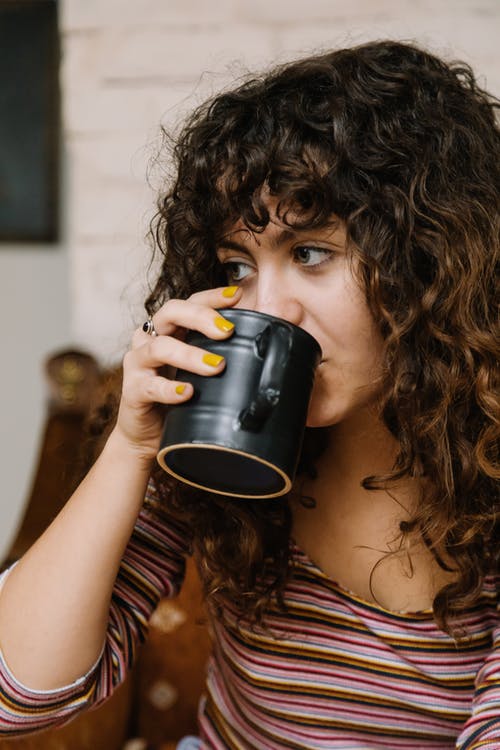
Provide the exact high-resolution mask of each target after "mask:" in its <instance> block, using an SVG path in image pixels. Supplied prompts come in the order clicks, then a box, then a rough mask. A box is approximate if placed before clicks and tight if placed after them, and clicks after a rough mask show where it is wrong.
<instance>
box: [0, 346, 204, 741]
mask: <svg viewBox="0 0 500 750" xmlns="http://www.w3.org/2000/svg"><path fill="white" fill-rule="evenodd" d="M45 372H46V376H47V381H48V391H49V397H48V405H47V420H46V426H45V431H44V434H43V437H42V440H41V447H40V451H39V456H38V465H37V469H36V472H35V476H34V481H33V485H32V490H31V493H30V497H29V501H28V503H27V505H26V512H25V516H24V519H23V521H22V523H21V526H20V528H19V531H18V534H17V536H16V538H15V540H14V542H13V544H12V547H11V550H10V552H9V555H8V559H7V560H5V561H4V563H3V566H2V567H6V566H7V565H8V564H10V563H11V562H13V561H14V560H17V559H18V558H19V557H20V556H21V555H22V554H23V553H24V552H25V551H26V550H27V549H28V547H30V546H31V544H33V542H34V541H35V540H36V539H37V538H38V537H39V536H40V534H41V533H42V532H43V531H44V529H45V528H46V527H47V526H48V525H49V523H50V522H51V520H52V519H53V518H54V517H55V515H56V514H57V513H58V512H59V510H60V509H61V508H62V507H63V505H64V503H65V502H66V500H67V498H68V497H69V496H70V495H71V493H72V491H73V490H74V488H75V487H76V486H77V484H78V482H79V481H80V479H81V478H82V477H83V475H84V473H85V472H86V471H87V470H88V468H89V467H90V465H91V463H92V461H93V459H94V458H95V455H96V453H97V451H98V449H99V444H100V441H101V440H102V436H99V435H97V434H93V433H92V429H91V426H92V425H94V426H95V424H96V415H97V417H99V415H100V416H101V417H102V419H103V420H105V419H106V417H107V414H108V413H109V411H110V409H111V407H112V396H110V394H112V393H113V392H115V393H116V391H117V390H118V389H119V384H120V379H121V372H120V370H119V369H118V368H117V369H114V370H109V371H101V370H100V369H99V367H98V365H97V363H96V361H95V359H94V358H93V357H92V356H91V355H89V354H87V353H85V352H81V351H75V350H65V351H61V352H58V353H56V354H54V355H52V356H50V357H48V359H47V361H46V366H45ZM89 426H90V427H89ZM209 652H210V639H209V635H208V630H207V628H206V626H205V612H204V609H203V604H202V596H201V586H200V582H199V578H198V575H197V571H196V566H195V564H194V563H193V561H192V560H188V563H187V571H186V580H185V584H184V586H183V588H182V591H181V593H180V595H179V596H178V597H177V598H176V599H175V600H174V601H168V600H162V601H161V602H160V603H159V606H158V608H157V610H156V611H155V613H154V614H153V617H152V620H151V625H150V630H149V635H148V639H147V641H146V643H145V644H144V645H143V646H142V648H141V649H140V652H139V657H138V661H137V664H136V666H135V668H134V669H133V671H132V672H131V674H130V675H129V677H128V678H127V680H126V681H125V683H124V684H123V685H122V686H121V687H120V689H118V690H117V691H116V692H115V694H114V695H113V696H112V697H111V698H110V700H109V701H107V702H106V703H105V704H104V705H103V706H101V707H99V708H98V709H96V710H92V711H88V712H86V713H85V714H82V715H79V716H77V717H76V718H75V719H74V720H73V721H71V722H70V723H69V724H67V725H65V726H63V727H60V728H57V729H50V730H45V731H43V732H40V733H38V734H35V735H31V736H28V737H23V738H18V739H9V740H0V749H1V750H4V748H5V750H8V749H9V748H12V750H14V749H16V750H122V749H123V748H125V747H126V746H127V744H126V743H127V741H128V747H130V748H131V749H132V750H133V749H134V744H135V747H136V748H138V749H139V748H141V744H142V748H141V750H142V749H144V750H174V748H175V746H176V741H177V739H179V738H180V737H182V736H183V735H185V734H190V733H196V713H197V705H198V700H199V696H200V694H201V692H202V689H203V683H204V677H205V665H206V661H207V658H208V655H209ZM131 738H137V742H136V743H134V742H133V741H132V740H131ZM139 738H143V740H144V741H143V742H142V743H140V741H139Z"/></svg>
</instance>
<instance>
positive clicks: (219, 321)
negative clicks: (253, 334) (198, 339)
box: [214, 315, 234, 333]
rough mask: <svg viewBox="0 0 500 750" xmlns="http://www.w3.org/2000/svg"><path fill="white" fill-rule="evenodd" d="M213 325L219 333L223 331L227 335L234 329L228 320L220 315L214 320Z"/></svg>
mask: <svg viewBox="0 0 500 750" xmlns="http://www.w3.org/2000/svg"><path fill="white" fill-rule="evenodd" d="M214 323H215V325H216V326H217V328H219V329H220V330H221V331H224V333H228V332H229V331H232V330H233V328H234V323H231V321H230V320H226V319H225V318H223V317H222V316H221V315H218V316H217V317H216V318H215V319H214Z"/></svg>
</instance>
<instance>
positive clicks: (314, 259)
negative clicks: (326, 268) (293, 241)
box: [293, 245, 333, 267]
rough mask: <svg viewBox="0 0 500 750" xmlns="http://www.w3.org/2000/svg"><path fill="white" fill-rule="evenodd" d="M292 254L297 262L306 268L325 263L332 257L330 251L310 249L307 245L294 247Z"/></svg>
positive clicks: (320, 248)
mask: <svg viewBox="0 0 500 750" xmlns="http://www.w3.org/2000/svg"><path fill="white" fill-rule="evenodd" d="M293 252H294V255H295V258H296V259H297V262H298V263H300V265H302V266H308V267H311V266H319V265H321V264H322V263H326V262H327V261H329V260H330V259H331V258H332V256H333V253H332V251H331V250H327V249H326V248H323V247H311V246H309V245H301V246H300V247H296V248H294V251H293Z"/></svg>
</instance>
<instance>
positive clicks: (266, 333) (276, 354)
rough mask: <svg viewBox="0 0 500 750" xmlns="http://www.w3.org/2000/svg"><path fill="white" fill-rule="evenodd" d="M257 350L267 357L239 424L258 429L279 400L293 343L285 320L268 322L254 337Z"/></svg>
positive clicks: (260, 354)
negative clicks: (257, 385)
mask: <svg viewBox="0 0 500 750" xmlns="http://www.w3.org/2000/svg"><path fill="white" fill-rule="evenodd" d="M255 344H256V348H257V352H258V354H259V356H260V357H264V364H263V366H262V372H261V375H260V382H259V387H258V391H257V396H256V397H255V398H254V399H253V401H252V402H251V403H250V405H249V406H248V407H247V408H246V409H242V411H241V412H240V414H239V427H240V428H242V429H244V430H250V431H257V430H259V429H260V428H261V427H262V425H263V424H264V422H265V421H266V419H268V417H269V415H270V414H271V412H272V411H273V409H274V407H275V406H276V404H277V403H278V401H279V398H280V393H281V388H280V383H281V380H282V376H283V372H284V369H285V367H286V364H287V362H288V355H289V352H290V349H291V347H292V332H291V330H290V329H288V328H287V327H286V326H285V325H283V324H282V323H275V322H274V321H273V322H271V323H269V325H268V326H266V328H265V329H264V330H263V331H262V332H261V333H259V335H258V336H257V337H256V339H255Z"/></svg>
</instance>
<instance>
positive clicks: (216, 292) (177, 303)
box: [153, 286, 241, 338]
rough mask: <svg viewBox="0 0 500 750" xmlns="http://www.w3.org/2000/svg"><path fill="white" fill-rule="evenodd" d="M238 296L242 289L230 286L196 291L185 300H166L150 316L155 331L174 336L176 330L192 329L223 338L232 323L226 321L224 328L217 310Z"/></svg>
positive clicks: (237, 298) (230, 329)
mask: <svg viewBox="0 0 500 750" xmlns="http://www.w3.org/2000/svg"><path fill="white" fill-rule="evenodd" d="M240 297H241V289H240V288H239V287H235V286H232V287H218V288H217V289H206V290H204V291H202V292H196V293H195V294H193V295H191V297H189V299H187V300H181V299H171V300H168V301H167V302H166V303H165V304H164V305H163V306H162V307H161V308H160V309H159V310H158V311H157V312H156V313H155V314H154V316H153V324H154V327H155V330H156V333H157V334H158V335H160V336H174V335H178V332H179V329H192V330H196V331H200V332H201V333H204V334H205V335H207V336H210V337H212V338H226V337H227V335H228V334H229V333H231V331H232V325H231V324H229V321H226V326H225V328H224V326H223V322H222V321H223V320H224V318H223V316H221V315H220V314H218V313H217V312H216V310H217V308H223V307H231V306H232V305H234V304H236V303H237V302H238V300H239V299H240ZM221 318H222V321H221ZM216 321H217V322H216Z"/></svg>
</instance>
